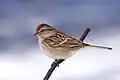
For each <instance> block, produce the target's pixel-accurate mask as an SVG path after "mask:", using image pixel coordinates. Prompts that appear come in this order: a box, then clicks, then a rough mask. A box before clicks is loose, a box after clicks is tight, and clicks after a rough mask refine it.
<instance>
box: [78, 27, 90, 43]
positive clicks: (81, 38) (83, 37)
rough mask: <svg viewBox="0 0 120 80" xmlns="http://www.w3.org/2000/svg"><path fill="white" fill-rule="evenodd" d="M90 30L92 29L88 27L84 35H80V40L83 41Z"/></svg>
mask: <svg viewBox="0 0 120 80" xmlns="http://www.w3.org/2000/svg"><path fill="white" fill-rule="evenodd" d="M89 32H90V29H89V28H87V29H86V30H85V32H84V33H83V34H82V36H81V37H80V39H79V40H80V41H82V42H83V41H84V39H85V38H86V36H87V35H88V33H89Z"/></svg>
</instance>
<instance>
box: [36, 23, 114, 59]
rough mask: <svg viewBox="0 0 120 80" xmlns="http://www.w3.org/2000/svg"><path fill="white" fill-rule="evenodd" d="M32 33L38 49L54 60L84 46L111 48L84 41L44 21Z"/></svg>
mask: <svg viewBox="0 0 120 80" xmlns="http://www.w3.org/2000/svg"><path fill="white" fill-rule="evenodd" d="M34 35H35V36H37V37H38V44H39V47H40V49H41V50H42V51H43V52H44V53H45V54H46V55H47V56H49V57H51V58H53V59H55V60H58V59H67V58H69V57H71V56H72V55H73V54H74V53H75V52H76V51H78V50H80V49H82V48H86V47H95V48H101V49H108V50H112V48H109V47H104V46H97V45H91V44H87V43H84V42H82V41H79V40H77V39H75V38H73V37H71V36H69V35H67V34H65V33H62V32H60V31H58V30H57V29H55V28H54V27H52V26H50V25H48V24H44V23H43V24H39V25H38V26H37V28H36V33H35V34H34Z"/></svg>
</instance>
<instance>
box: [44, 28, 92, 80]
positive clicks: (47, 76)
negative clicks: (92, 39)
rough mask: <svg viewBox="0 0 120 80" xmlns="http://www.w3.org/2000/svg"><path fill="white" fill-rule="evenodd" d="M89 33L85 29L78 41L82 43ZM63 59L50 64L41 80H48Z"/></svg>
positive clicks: (88, 30)
mask: <svg viewBox="0 0 120 80" xmlns="http://www.w3.org/2000/svg"><path fill="white" fill-rule="evenodd" d="M89 32H90V29H89V28H87V29H86V30H85V31H84V33H83V34H82V36H81V37H80V39H79V40H80V41H82V42H83V41H84V39H85V38H86V36H87V34H88V33H89ZM64 60H65V59H58V60H55V61H54V62H53V63H52V64H51V67H50V69H49V70H48V72H47V74H46V76H45V77H44V79H43V80H48V79H49V78H50V76H51V74H52V73H53V71H54V70H55V68H56V67H57V66H59V64H60V63H62V62H63V61H64Z"/></svg>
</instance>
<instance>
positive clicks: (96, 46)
mask: <svg viewBox="0 0 120 80" xmlns="http://www.w3.org/2000/svg"><path fill="white" fill-rule="evenodd" d="M87 46H90V47H95V48H101V49H107V50H112V48H110V47H104V46H98V45H91V44H87Z"/></svg>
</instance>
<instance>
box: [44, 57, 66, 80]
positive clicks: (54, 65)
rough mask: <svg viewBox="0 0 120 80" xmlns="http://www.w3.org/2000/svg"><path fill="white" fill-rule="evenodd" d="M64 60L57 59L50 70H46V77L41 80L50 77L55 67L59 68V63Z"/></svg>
mask: <svg viewBox="0 0 120 80" xmlns="http://www.w3.org/2000/svg"><path fill="white" fill-rule="evenodd" d="M64 60H65V59H58V60H55V61H54V62H53V63H52V64H51V68H50V69H49V70H48V72H47V74H46V76H45V77H44V79H43V80H48V79H49V77H50V76H51V74H52V72H53V71H54V70H55V68H56V67H57V66H59V64H60V63H62V62H63V61H64Z"/></svg>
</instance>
